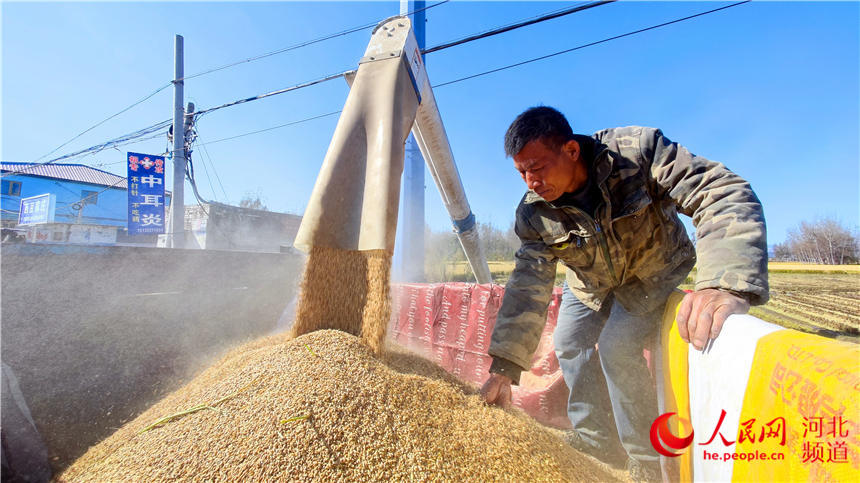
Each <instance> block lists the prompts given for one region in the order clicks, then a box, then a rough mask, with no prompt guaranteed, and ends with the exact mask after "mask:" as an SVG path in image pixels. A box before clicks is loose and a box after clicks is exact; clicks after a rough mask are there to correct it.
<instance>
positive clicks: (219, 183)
mask: <svg viewBox="0 0 860 483" xmlns="http://www.w3.org/2000/svg"><path fill="white" fill-rule="evenodd" d="M197 139H198V141H201V142H199V143H198V144H199V146H200V147H202V148H203V154H205V155H206V157H207V158H209V164H211V165H212V172H214V173H215V179H216V180H217V181H218V186H220V187H221V192H222V193H224V199H225V200H226V201H227V202H228V203H229V202H230V197H229V196H227V190H225V189H224V185H223V184H222V183H221V176H219V175H218V170H217V169H215V162H214V161H212V155H210V154H209V150H208V149H206V145H205V144H203V143H202V140H201V139H200V136H199V135H198V137H197ZM213 193H214V190H213ZM216 198H217V197H216Z"/></svg>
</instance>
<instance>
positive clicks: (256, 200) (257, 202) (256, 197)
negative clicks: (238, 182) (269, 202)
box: [239, 192, 269, 211]
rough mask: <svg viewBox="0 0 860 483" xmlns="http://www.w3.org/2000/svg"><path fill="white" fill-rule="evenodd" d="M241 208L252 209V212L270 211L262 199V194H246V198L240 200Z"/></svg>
mask: <svg viewBox="0 0 860 483" xmlns="http://www.w3.org/2000/svg"><path fill="white" fill-rule="evenodd" d="M239 206H240V207H242V208H251V209H252V210H263V211H268V210H269V209H268V208H267V207H266V205H265V204H263V200H261V199H260V193H259V192H257V193H253V194H251V193H245V196H244V197H243V198H242V199H241V200H239Z"/></svg>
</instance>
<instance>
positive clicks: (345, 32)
mask: <svg viewBox="0 0 860 483" xmlns="http://www.w3.org/2000/svg"><path fill="white" fill-rule="evenodd" d="M449 1H450V0H443V1H441V2H438V3H434V4H433V5H429V6H426V7H423V8H419V9H417V10H413V11H411V12H409V13H407V14H404V15H412V14H415V13H418V12H421V11H424V10H429V9H431V8H433V7H438V6H439V5H442V4H444V3H448V2H449ZM379 22H380V21H379V20H377V21H375V22H372V23H367V24H364V25H359V26H357V27H352V28H349V29H346V30H342V31H340V32H335V33H333V34H329V35H325V36H323V37H318V38H316V39H312V40H307V41H304V42H300V43H298V44H294V45H290V46H288V47H284V48H282V49H278V50H273V51H271V52H266V53H264V54H260V55H255V56H253V57H248V58H247V59H244V60H239V61H236V62H231V63H229V64H225V65H222V66H220V67H215V68H212V69H208V70H205V71H202V72H198V73H196V74H192V75H187V76H185V77H182V78H181V79H177V81H182V80H186V79H193V78H195V77H200V76H202V75H206V74H211V73H213V72H218V71H219V70H224V69H228V68H230V67H235V66H237V65H241V64H245V63H248V62H253V61H256V60H260V59H265V58H266V57H271V56H273V55H277V54H282V53H284V52H289V51H291V50H297V49H300V48H303V47H307V46H309V45H313V44H317V43H320V42H323V41H326V40H331V39H334V38H337V37H342V36H344V35H348V34H352V33H355V32H360V31H362V30H367V29H369V28H371V27H375V26H376V25H378V24H379Z"/></svg>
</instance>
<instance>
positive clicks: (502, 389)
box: [481, 373, 511, 409]
mask: <svg viewBox="0 0 860 483" xmlns="http://www.w3.org/2000/svg"><path fill="white" fill-rule="evenodd" d="M481 397H482V398H484V401H487V403H488V404H494V405H496V406H500V407H502V408H504V409H508V408H509V407H511V378H509V377H508V376H503V375H501V374H495V373H491V374H490V378H489V379H487V382H485V383H484V385H483V386H481Z"/></svg>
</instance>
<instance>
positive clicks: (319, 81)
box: [196, 70, 352, 116]
mask: <svg viewBox="0 0 860 483" xmlns="http://www.w3.org/2000/svg"><path fill="white" fill-rule="evenodd" d="M350 72H352V71H351V70H346V71H343V72H340V73H337V74H331V75H328V76H325V77H322V78H319V79H316V80H312V81H307V82H303V83H301V84H296V85H294V86H292V87H287V88H285V89H278V90H276V91H272V92H267V93H265V94H260V95H257V96H252V97H247V98H245V99H239V100H238V101H233V102H228V103H226V104H221V105H220V106H215V107H210V108H209V109H203V110H201V111H197V113H196V115H197V116H202V115H203V114H207V113H210V112H212V111H217V110H218V109H224V108H225V107H232V106H236V105H238V104H244V103H246V102H251V101H257V100H260V99H265V98H266V97H271V96H276V95H278V94H284V93H285V92H291V91H295V90H299V89H304V88H305V87H310V86H314V85H317V84H322V83H323V82H328V81H330V80H334V79H339V78H341V77H343V76H345V75H346V74H348V73H350Z"/></svg>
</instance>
